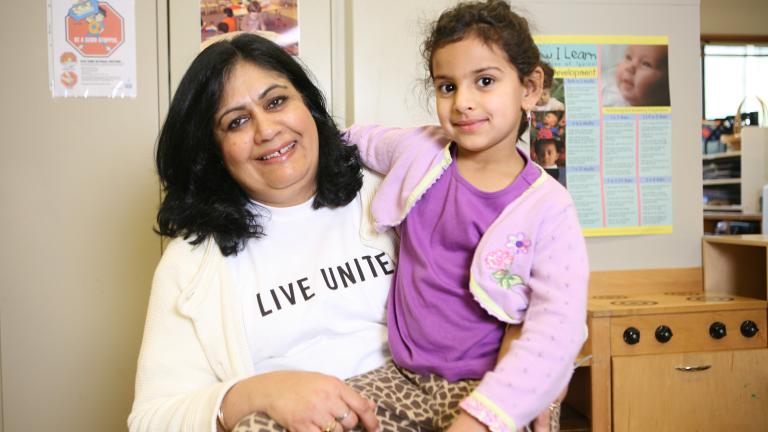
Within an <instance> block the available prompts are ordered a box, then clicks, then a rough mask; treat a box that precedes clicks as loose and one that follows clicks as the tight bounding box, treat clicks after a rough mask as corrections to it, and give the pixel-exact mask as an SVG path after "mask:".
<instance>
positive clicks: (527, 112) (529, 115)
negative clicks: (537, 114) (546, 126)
mask: <svg viewBox="0 0 768 432" xmlns="http://www.w3.org/2000/svg"><path fill="white" fill-rule="evenodd" d="M525 117H526V118H527V119H528V123H529V124H530V123H531V112H530V111H526V112H525Z"/></svg>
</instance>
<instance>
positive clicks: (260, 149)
mask: <svg viewBox="0 0 768 432" xmlns="http://www.w3.org/2000/svg"><path fill="white" fill-rule="evenodd" d="M213 121H214V125H213V128H214V134H215V136H216V139H217V141H218V143H219V146H220V147H221V154H222V157H223V159H224V166H225V167H226V168H227V171H229V173H230V175H231V176H232V177H233V178H234V179H235V181H236V182H237V183H238V184H239V185H240V187H241V188H243V190H244V191H245V192H246V193H247V194H248V196H250V197H251V198H252V199H254V200H256V201H258V202H260V203H263V204H266V205H270V206H273V207H288V206H292V205H297V204H301V203H303V202H305V201H307V200H308V199H309V198H311V197H312V195H314V193H315V189H316V176H317V166H318V160H319V156H318V154H319V139H318V134H317V125H316V124H315V120H314V118H312V115H311V114H310V112H309V109H308V108H307V106H306V105H304V100H303V98H302V95H301V94H300V93H299V92H298V91H297V90H296V89H295V88H294V87H293V85H292V84H291V83H290V81H288V79H287V78H286V77H284V76H283V75H281V74H279V73H277V72H273V71H270V70H267V69H262V68H260V67H258V66H256V65H253V64H251V63H249V62H245V61H241V62H239V63H237V64H236V65H235V67H234V69H233V70H232V72H231V73H230V75H229V78H228V80H227V82H226V84H225V86H224V91H223V93H222V96H221V101H220V103H219V108H218V110H217V111H216V114H215V115H214V120H213Z"/></svg>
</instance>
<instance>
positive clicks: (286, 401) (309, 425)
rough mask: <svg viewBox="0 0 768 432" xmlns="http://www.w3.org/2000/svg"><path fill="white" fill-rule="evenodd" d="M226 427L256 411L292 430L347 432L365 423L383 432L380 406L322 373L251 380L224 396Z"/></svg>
mask: <svg viewBox="0 0 768 432" xmlns="http://www.w3.org/2000/svg"><path fill="white" fill-rule="evenodd" d="M222 412H223V414H224V418H225V423H226V424H225V426H227V427H229V426H233V425H235V424H236V423H237V421H239V420H240V419H242V418H243V417H244V416H246V415H248V414H250V413H252V412H263V413H266V414H267V415H268V416H269V417H270V418H272V419H273V420H275V421H276V422H277V423H279V424H280V425H281V426H283V427H284V428H286V429H287V430H290V431H296V432H304V431H312V432H318V431H324V430H332V431H336V432H339V431H346V430H351V429H352V428H354V427H355V426H357V425H358V423H360V424H361V425H362V426H363V427H364V428H365V430H367V431H375V430H377V429H378V427H379V422H378V420H377V419H376V405H375V404H374V403H373V402H371V401H369V400H367V399H365V398H364V397H362V396H361V395H360V394H359V393H357V392H356V391H355V390H353V389H351V388H350V387H349V386H347V385H346V384H345V383H344V382H343V381H341V380H340V379H338V378H335V377H332V376H328V375H323V374H320V373H316V372H299V371H279V372H270V373H266V374H262V375H256V376H254V377H251V378H248V379H245V380H243V381H240V382H239V383H237V384H235V385H234V386H233V387H232V389H230V391H229V392H228V393H227V395H226V396H225V397H224V401H223V403H222Z"/></svg>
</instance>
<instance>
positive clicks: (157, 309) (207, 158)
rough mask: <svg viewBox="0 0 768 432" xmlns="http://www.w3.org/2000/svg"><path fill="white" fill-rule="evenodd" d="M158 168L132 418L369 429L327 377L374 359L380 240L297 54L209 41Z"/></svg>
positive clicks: (383, 254) (254, 42)
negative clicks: (160, 195)
mask: <svg viewBox="0 0 768 432" xmlns="http://www.w3.org/2000/svg"><path fill="white" fill-rule="evenodd" d="M157 169H158V173H159V176H160V181H161V184H162V186H163V189H164V192H165V196H164V199H163V201H162V204H161V206H160V210H159V212H158V216H157V223H158V228H157V230H158V232H159V234H160V235H162V236H165V237H168V238H171V239H172V240H171V241H170V243H169V244H168V247H167V249H166V250H165V253H164V254H163V257H162V259H161V261H160V263H159V264H158V267H157V270H156V272H155V277H154V280H153V286H152V293H151V296H150V301H149V307H148V312H147V321H146V327H145V332H144V340H143V342H142V347H141V353H140V356H139V362H138V371H137V377H136V397H135V400H134V405H133V410H132V412H131V414H130V417H129V419H128V424H129V429H130V430H131V431H159V430H163V431H181V430H188V431H203V430H210V431H215V430H217V429H219V430H229V429H230V428H232V427H233V426H234V425H235V424H236V423H237V422H238V420H240V419H241V418H243V417H244V416H246V415H247V414H249V413H252V412H261V413H265V414H266V415H267V416H269V417H270V418H272V419H274V420H275V421H276V422H277V423H279V424H281V425H282V426H284V427H286V428H288V429H290V430H296V431H305V430H306V431H309V430H313V431H319V430H324V431H331V430H333V431H341V430H349V429H351V428H353V427H355V426H356V425H358V424H360V425H361V426H362V427H364V428H365V429H366V430H375V429H376V428H377V427H378V422H377V420H376V416H375V413H374V405H373V403H372V402H371V401H368V400H366V399H364V398H363V397H362V396H360V395H359V394H358V393H357V392H356V391H354V390H352V389H351V388H349V387H348V386H347V385H346V384H344V382H343V381H341V380H340V379H339V378H342V379H343V378H346V377H350V376H353V375H357V374H360V373H363V372H366V371H369V370H372V369H374V368H376V367H378V366H380V365H382V364H383V363H384V361H385V357H386V355H387V354H386V328H385V324H384V304H385V299H386V295H387V290H388V288H389V286H390V282H391V279H390V275H391V274H392V272H393V266H394V262H393V251H394V245H393V239H392V237H391V236H389V235H380V234H377V233H376V232H375V231H374V230H373V229H372V227H371V222H370V221H369V220H368V217H369V214H370V212H369V211H368V205H369V202H370V198H371V195H372V190H373V188H374V187H375V183H376V181H377V180H378V179H376V178H374V177H373V176H372V175H370V174H368V173H367V172H363V171H362V170H361V168H360V164H359V162H358V158H357V153H356V148H355V147H353V146H350V147H345V146H344V143H343V142H342V140H341V138H340V132H339V131H338V129H337V128H336V126H335V124H334V122H333V120H332V118H331V116H330V115H329V113H328V112H327V110H326V107H325V102H324V99H323V96H322V94H321V93H320V91H319V90H318V88H317V87H316V86H315V85H314V84H313V83H312V82H311V80H310V79H309V78H308V76H307V74H306V73H305V72H304V71H303V70H302V68H301V67H300V66H299V65H298V64H297V63H296V61H295V60H294V59H293V58H291V57H290V56H289V55H288V54H286V53H285V52H284V51H283V50H282V49H280V48H279V47H278V46H277V45H275V44H273V43H272V42H269V41H267V40H266V39H263V38H260V37H258V36H256V35H252V34H243V35H239V36H237V37H236V38H234V39H232V40H231V41H222V42H219V43H215V44H213V45H211V46H209V47H208V48H206V49H205V50H204V51H203V52H201V53H200V55H198V57H197V58H196V59H195V60H194V62H193V63H192V65H191V66H190V68H189V70H188V71H187V72H186V74H185V76H184V78H183V79H182V82H181V84H180V86H179V88H178V90H177V91H176V94H175V96H174V98H173V101H172V102H171V106H170V109H169V112H168V117H167V119H166V121H165V123H164V125H163V128H162V131H161V133H160V138H159V141H158V147H157ZM336 377H339V378H336Z"/></svg>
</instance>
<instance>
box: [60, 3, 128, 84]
mask: <svg viewBox="0 0 768 432" xmlns="http://www.w3.org/2000/svg"><path fill="white" fill-rule="evenodd" d="M135 26H136V19H135V12H134V0H108V1H96V0H48V69H49V82H50V88H51V93H52V94H53V97H111V98H125V97H130V98H135V97H136V28H135Z"/></svg>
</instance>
